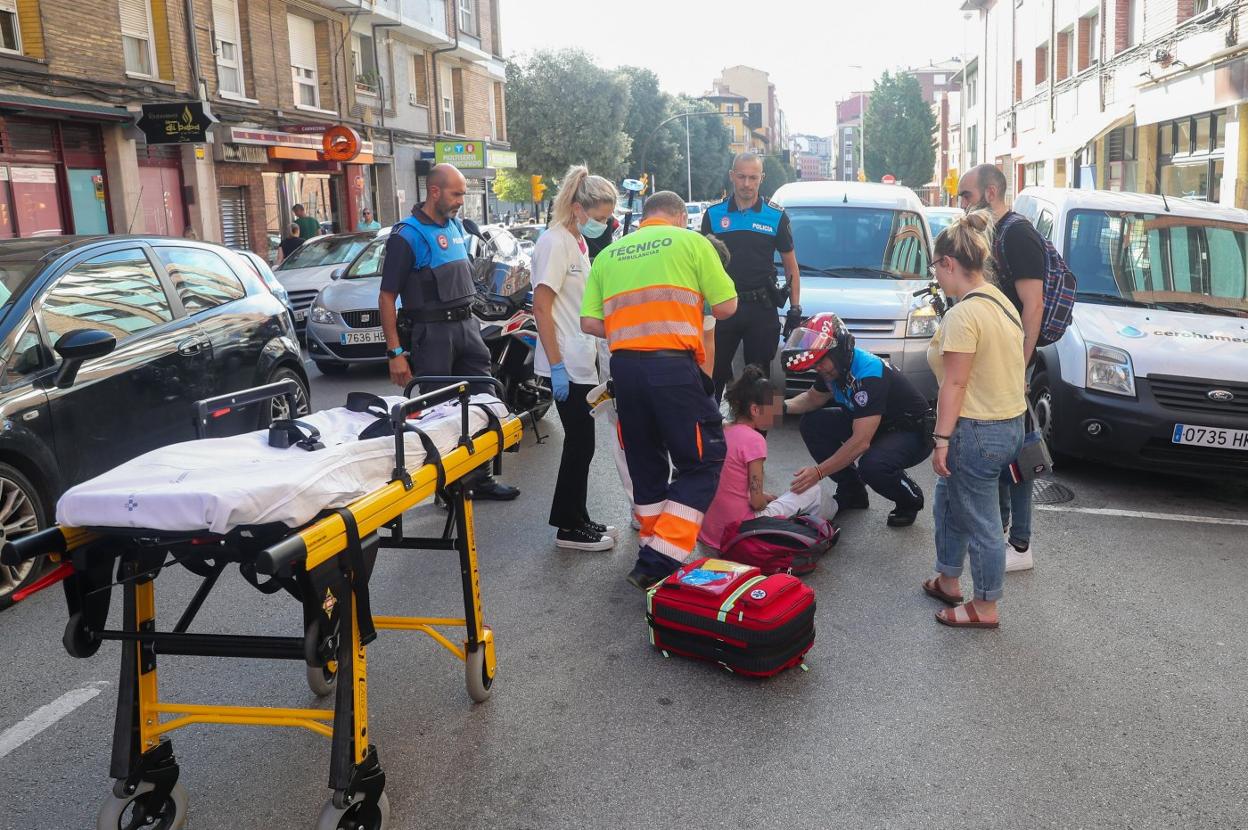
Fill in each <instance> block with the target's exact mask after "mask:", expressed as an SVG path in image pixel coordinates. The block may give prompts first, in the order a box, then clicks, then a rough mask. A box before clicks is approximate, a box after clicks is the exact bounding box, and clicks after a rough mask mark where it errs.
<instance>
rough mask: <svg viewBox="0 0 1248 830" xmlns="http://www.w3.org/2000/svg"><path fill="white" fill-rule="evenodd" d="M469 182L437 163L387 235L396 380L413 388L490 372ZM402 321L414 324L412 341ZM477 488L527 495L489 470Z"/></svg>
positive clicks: (386, 289) (490, 494) (386, 294)
mask: <svg viewBox="0 0 1248 830" xmlns="http://www.w3.org/2000/svg"><path fill="white" fill-rule="evenodd" d="M467 186H468V185H467V182H466V181H465V179H464V175H463V174H462V173H460V172H459V170H457V169H456V168H455V166H454V165H450V164H439V165H437V166H436V167H434V168H433V169H432V170H431V171H430V172H429V180H428V194H429V195H428V197H427V198H426V199H425V203H424V204H423V205H421V206H420V208H419V209H417V210H414V211H412V215H411V216H409V217H407V218H406V219H404V220H403V221H402V222H400V223H399V224H397V225H395V226H394V228H393V229H392V230H391V232H390V238H389V239H387V240H386V255H385V259H384V261H383V263H382V270H381V292H380V296H379V302H380V310H381V328H382V331H383V332H384V333H385V336H386V356H387V357H389V359H390V380H391V381H392V382H393V383H394V384H395V385H397V386H400V387H406V386H407V384H408V382H409V381H411V379H412V377H413V376H421V375H488V374H490V350H489V349H488V348H486V345H485V342H484V341H483V340H482V339H481V328H480V326H479V325H478V323H477V321H476V318H474V317H473V316H472V299H473V297H474V296H475V294H476V288H475V287H474V285H473V281H472V268H471V265H470V263H469V260H468V244H467V234H466V233H465V232H464V226H463V223H462V222H461V221H460V220H459V219H458V218H457V217H456V214H457V213H458V212H459V209H460V208H461V207H463V205H464V193H465V191H466V190H467ZM396 300H401V302H402V306H403V307H402V310H399V309H398V304H397V303H396ZM400 319H401V320H402V323H403V325H402V327H400V325H399V323H400ZM400 328H402V329H405V330H407V329H410V334H407V336H406V342H404V338H401V337H400V334H399V332H400ZM483 391H488V390H483ZM473 491H474V493H475V496H476V498H478V499H496V500H499V501H507V500H510V499H514V498H515V497H516V496H518V495H520V491H519V490H517V489H516V488H515V487H509V486H507V485H505V484H499V483H498V482H497V481H495V480H494V479H493V478H491V477H488V476H486V477H483V478H482V479H480V480H479V481H478V483H477V484H476V485H475V486H474V488H473Z"/></svg>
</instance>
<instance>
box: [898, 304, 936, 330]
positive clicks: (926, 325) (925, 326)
mask: <svg viewBox="0 0 1248 830" xmlns="http://www.w3.org/2000/svg"><path fill="white" fill-rule="evenodd" d="M938 323H939V319H938V318H937V317H936V310H935V309H934V308H932V307H931V306H930V305H927V304H924V305H922V306H920V307H919V308H916V309H915V310H914V311H912V312H910V316H909V317H907V318H906V337H931V336H932V335H933V334H935V333H936V326H937V324H938Z"/></svg>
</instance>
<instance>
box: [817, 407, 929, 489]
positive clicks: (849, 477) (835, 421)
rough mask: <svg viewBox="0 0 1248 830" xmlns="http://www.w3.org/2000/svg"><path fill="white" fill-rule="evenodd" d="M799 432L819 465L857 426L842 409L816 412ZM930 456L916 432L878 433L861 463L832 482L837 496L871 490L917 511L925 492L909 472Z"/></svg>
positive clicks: (851, 467)
mask: <svg viewBox="0 0 1248 830" xmlns="http://www.w3.org/2000/svg"><path fill="white" fill-rule="evenodd" d="M800 428H801V432H802V441H804V442H805V444H806V449H807V450H809V451H810V457H811V458H813V459H814V460H815V462H816V463H818V462H821V461H827V460H828V459H829V458H831V457H832V456H833V455H834V454H835V453H836V451H837V450H839V449H840V448H841V445H843V444H844V443H845V442H846V441H848V440H849V436H850V435H851V434H852V433H853V431H854V422H853V419H852V418H850V417H849V413H848V412H846V411H845V410H843V409H816V410H815V411H814V412H807V413H806V414H805V415H803V416H802V420H801V426H800ZM931 454H932V451H931V450H929V449H928V448H927V442H926V440H925V439H924V438H923V436H922V435H920V434H919V433H917V432H877V433H876V434H875V438H874V439H873V440H872V441H871V448H870V449H868V450H867V451H866V452H865V453H863V454H862V457H861V458H859V459H858V463H857V464H850V465H849V466H848V467H846V468H845V469H843V470H840V471H838V472H835V473H833V474H832V480H833V481H835V482H836V492H837V494H838V495H842V494H843V495H846V496H850V495H856V494H859V493H865V492H866V488H867V487H870V488H871V489H872V490H874V491H875V492H877V493H879V494H880V495H881V496H883V497H884V498H886V499H891V500H892V501H894V502H896V503H897V506H898V507H899V508H902V509H906V510H908V509H915V510H917V509H919V508H921V507H922V506H923V490H922V489H921V488H920V487H919V485H918V484H916V483H915V481H914V479H912V478H910V476H908V475H906V470H908V469H909V468H911V467H914V466H916V465H918V464H920V463H922V462H923V460H924V459H925V458H927V457H928V456H929V455H931Z"/></svg>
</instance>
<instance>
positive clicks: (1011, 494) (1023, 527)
mask: <svg viewBox="0 0 1248 830" xmlns="http://www.w3.org/2000/svg"><path fill="white" fill-rule="evenodd" d="M998 499H999V500H1000V503H1001V527H1002V529H1004V528H1006V527H1009V529H1010V541H1011V542H1017V543H1019V544H1020V545H1024V546H1026V545H1030V544H1031V482H1030V481H1020V482H1018V483H1017V484H1015V483H1014V480H1013V478H1012V477H1011V476H1010V471H1009V470H1006V471H1005V472H1004V473H1002V474H1001V484H1000V487H999V491H998Z"/></svg>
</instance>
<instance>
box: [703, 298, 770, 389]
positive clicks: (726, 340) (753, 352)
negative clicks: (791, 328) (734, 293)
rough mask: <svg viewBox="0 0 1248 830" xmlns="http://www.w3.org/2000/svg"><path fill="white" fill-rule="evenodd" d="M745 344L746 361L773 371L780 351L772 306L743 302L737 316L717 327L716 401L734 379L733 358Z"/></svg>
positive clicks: (738, 306) (765, 370) (739, 305)
mask: <svg viewBox="0 0 1248 830" xmlns="http://www.w3.org/2000/svg"><path fill="white" fill-rule="evenodd" d="M742 344H744V346H745V362H746V364H747V365H748V364H750V363H753V364H755V365H757V366H761V367H762V368H763V371H764V372H768V373H769V372H770V371H771V361H772V360H773V359H774V358H775V356H776V351H777V350H778V349H779V348H780V318H779V316H777V314H776V307H775V306H774V305H772V304H771V303H760V302H744V303H740V304H738V305H737V313H736V314H734V315H732V316H731V317H729V318H728V319H727V320H720V321H718V322H717V323H716V324H715V374H714V377H713V379H714V381H715V400H719V399H720V398H722V397H723V395H724V387H725V386H727V385H728V382H729V381H730V380H732V359H733V358H734V357H736V356H737V347H739V346H741V345H742Z"/></svg>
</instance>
